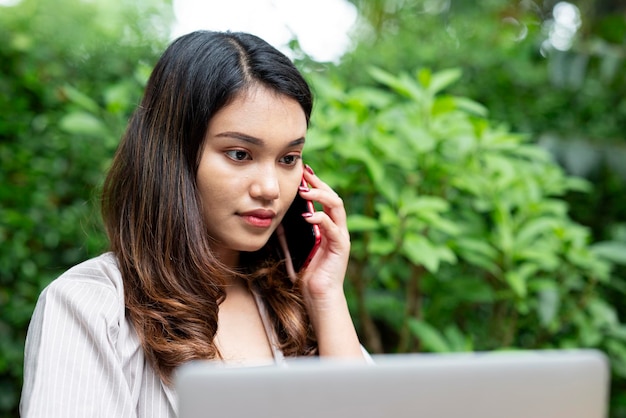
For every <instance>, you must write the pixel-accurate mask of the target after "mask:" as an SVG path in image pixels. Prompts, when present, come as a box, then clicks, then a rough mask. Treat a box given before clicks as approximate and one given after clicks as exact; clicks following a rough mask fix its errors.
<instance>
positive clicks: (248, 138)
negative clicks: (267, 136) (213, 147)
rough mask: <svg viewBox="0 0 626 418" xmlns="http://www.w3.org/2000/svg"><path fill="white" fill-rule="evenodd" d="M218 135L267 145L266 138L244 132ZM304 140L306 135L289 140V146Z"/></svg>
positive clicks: (301, 142)
mask: <svg viewBox="0 0 626 418" xmlns="http://www.w3.org/2000/svg"><path fill="white" fill-rule="evenodd" d="M216 136H217V137H221V138H234V139H238V140H240V141H244V142H248V143H250V144H253V145H258V146H261V145H265V141H264V140H262V139H260V138H256V137H254V136H250V135H246V134H243V133H241V132H230V131H228V132H221V133H219V134H217V135H216ZM304 140H305V138H304V137H300V138H298V139H294V140H293V141H291V142H289V144H287V147H295V146H296V145H301V144H304Z"/></svg>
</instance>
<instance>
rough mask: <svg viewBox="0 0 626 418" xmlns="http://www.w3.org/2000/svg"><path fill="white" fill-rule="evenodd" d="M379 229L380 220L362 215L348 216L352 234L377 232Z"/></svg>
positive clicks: (349, 228)
mask: <svg viewBox="0 0 626 418" xmlns="http://www.w3.org/2000/svg"><path fill="white" fill-rule="evenodd" d="M379 227H380V224H379V223H378V220H376V219H374V218H370V217H369V216H365V215H360V214H354V215H348V230H349V231H350V232H365V231H375V230H376V229H378V228H379Z"/></svg>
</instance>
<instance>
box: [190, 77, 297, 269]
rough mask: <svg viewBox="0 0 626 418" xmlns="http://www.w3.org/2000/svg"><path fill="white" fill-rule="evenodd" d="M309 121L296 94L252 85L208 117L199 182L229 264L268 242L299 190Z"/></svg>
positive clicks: (211, 231) (212, 228)
mask: <svg viewBox="0 0 626 418" xmlns="http://www.w3.org/2000/svg"><path fill="white" fill-rule="evenodd" d="M306 129H307V122H306V117H305V114H304V111H303V110H302V107H300V105H299V104H298V102H297V101H295V100H294V99H292V98H290V97H288V96H284V95H280V94H278V93H275V92H274V91H271V90H268V89H266V88H264V87H262V86H253V87H252V88H250V89H249V90H247V91H245V92H243V93H242V94H240V95H238V96H237V97H236V98H235V99H234V100H233V101H232V102H231V103H230V104H228V105H227V106H225V107H223V108H222V109H220V110H219V111H218V112H217V113H216V114H215V115H214V116H213V118H212V119H211V120H210V121H209V125H208V128H207V133H206V135H205V138H204V144H203V149H202V150H201V157H200V166H199V168H198V174H197V176H198V177H197V182H198V190H199V193H200V199H201V203H202V211H203V215H204V220H205V222H206V224H207V226H208V231H209V234H210V235H211V237H212V238H213V239H214V240H215V245H214V248H213V250H214V251H215V252H216V253H217V254H218V256H219V257H221V258H222V261H223V262H225V263H236V262H237V257H238V254H239V251H256V250H258V249H260V248H261V247H263V246H264V245H265V244H266V243H267V241H268V240H269V238H270V236H271V235H272V233H273V232H274V230H275V229H276V227H277V226H278V225H279V224H280V222H281V220H282V218H283V216H284V214H285V212H286V211H287V209H288V208H289V206H290V205H291V202H292V201H293V199H294V198H295V196H296V193H297V192H298V186H299V185H300V179H301V178H302V168H303V166H302V160H301V155H302V148H303V147H304V137H305V134H306Z"/></svg>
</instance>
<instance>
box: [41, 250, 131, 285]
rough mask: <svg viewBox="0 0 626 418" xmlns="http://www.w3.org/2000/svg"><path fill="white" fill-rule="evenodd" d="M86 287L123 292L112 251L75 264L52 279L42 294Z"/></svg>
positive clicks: (120, 277)
mask: <svg viewBox="0 0 626 418" xmlns="http://www.w3.org/2000/svg"><path fill="white" fill-rule="evenodd" d="M86 288H101V289H102V291H105V292H111V293H115V294H118V293H120V292H121V293H122V294H123V290H124V289H123V283H122V275H121V273H120V270H119V268H118V265H117V259H116V258H115V256H114V255H113V253H105V254H102V255H100V256H98V257H94V258H91V259H89V260H87V261H83V262H82V263H80V264H77V265H75V266H74V267H72V268H70V269H69V270H67V271H66V272H65V273H63V274H62V275H61V276H59V277H58V278H57V279H55V280H53V281H52V282H51V283H50V284H49V285H48V286H47V287H46V288H45V289H44V291H43V294H44V295H45V294H46V293H47V292H50V291H54V290H61V289H76V290H84V289H86Z"/></svg>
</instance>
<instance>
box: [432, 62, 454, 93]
mask: <svg viewBox="0 0 626 418" xmlns="http://www.w3.org/2000/svg"><path fill="white" fill-rule="evenodd" d="M461 75H462V71H461V70H460V69H459V68H452V69H448V70H443V71H439V72H437V73H434V74H432V76H431V77H430V83H429V84H428V85H427V88H428V91H429V92H430V93H431V94H432V95H435V94H437V93H439V92H440V91H442V90H444V89H446V88H447V87H449V86H451V85H452V84H454V83H456V82H457V81H458V80H459V79H460V78H461Z"/></svg>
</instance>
